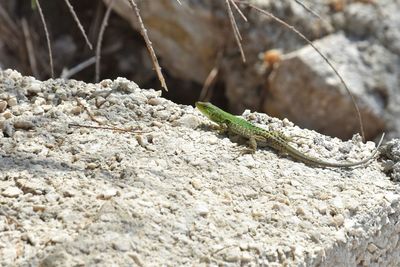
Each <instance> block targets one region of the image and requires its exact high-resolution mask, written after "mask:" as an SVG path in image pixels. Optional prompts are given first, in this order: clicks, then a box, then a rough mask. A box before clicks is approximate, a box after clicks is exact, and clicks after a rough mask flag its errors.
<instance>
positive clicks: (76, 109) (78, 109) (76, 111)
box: [70, 106, 82, 116]
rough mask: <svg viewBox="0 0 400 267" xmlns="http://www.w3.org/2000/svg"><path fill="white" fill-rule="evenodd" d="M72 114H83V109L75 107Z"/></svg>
mask: <svg viewBox="0 0 400 267" xmlns="http://www.w3.org/2000/svg"><path fill="white" fill-rule="evenodd" d="M70 112H71V114H72V115H75V116H76V115H79V114H80V113H81V112H82V108H81V107H79V106H75V107H73V108H72V109H71V111H70Z"/></svg>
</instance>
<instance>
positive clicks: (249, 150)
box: [241, 137, 257, 155]
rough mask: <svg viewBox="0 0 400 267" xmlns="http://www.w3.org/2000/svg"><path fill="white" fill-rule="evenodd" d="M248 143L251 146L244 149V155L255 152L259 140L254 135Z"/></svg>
mask: <svg viewBox="0 0 400 267" xmlns="http://www.w3.org/2000/svg"><path fill="white" fill-rule="evenodd" d="M247 144H248V146H249V147H247V148H245V149H244V150H243V151H242V153H241V154H242V155H243V154H254V153H255V152H256V150H257V140H256V139H255V138H254V137H251V138H249V140H248V141H247Z"/></svg>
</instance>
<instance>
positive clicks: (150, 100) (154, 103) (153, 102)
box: [147, 97, 163, 106]
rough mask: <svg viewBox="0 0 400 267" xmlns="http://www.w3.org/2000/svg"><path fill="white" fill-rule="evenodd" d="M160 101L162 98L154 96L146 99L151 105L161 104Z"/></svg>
mask: <svg viewBox="0 0 400 267" xmlns="http://www.w3.org/2000/svg"><path fill="white" fill-rule="evenodd" d="M162 102H163V99H162V98H159V97H154V98H150V99H149V100H148V101H147V104H149V105H152V106H158V105H160V104H162Z"/></svg>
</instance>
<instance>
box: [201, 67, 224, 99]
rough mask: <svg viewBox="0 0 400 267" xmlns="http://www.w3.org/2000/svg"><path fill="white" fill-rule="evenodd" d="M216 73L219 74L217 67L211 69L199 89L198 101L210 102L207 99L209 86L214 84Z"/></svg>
mask: <svg viewBox="0 0 400 267" xmlns="http://www.w3.org/2000/svg"><path fill="white" fill-rule="evenodd" d="M218 72H219V69H218V66H214V68H212V70H211V71H210V73H209V74H208V75H207V78H206V80H205V81H204V85H203V88H202V89H201V92H200V96H199V100H200V101H208V100H210V99H209V91H210V87H211V85H213V84H214V82H215V79H216V78H217V75H218Z"/></svg>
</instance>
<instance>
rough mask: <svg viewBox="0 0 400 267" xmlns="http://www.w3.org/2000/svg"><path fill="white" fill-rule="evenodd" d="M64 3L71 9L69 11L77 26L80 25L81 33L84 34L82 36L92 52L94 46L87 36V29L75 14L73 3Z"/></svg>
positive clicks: (67, 1)
mask: <svg viewBox="0 0 400 267" xmlns="http://www.w3.org/2000/svg"><path fill="white" fill-rule="evenodd" d="M64 1H65V4H67V6H68V8H69V11H70V12H71V14H72V17H73V18H74V20H75V22H76V24H77V25H78V27H79V30H80V31H81V33H82V35H83V38H85V41H86V44H87V45H88V46H89V48H90V50H92V49H93V46H92V44H91V43H90V41H89V38H88V37H87V35H86V32H85V29H84V28H83V26H82V24H81V22H80V21H79V18H78V16H77V15H76V13H75V10H74V7H73V6H72V5H71V3H70V2H69V0H64Z"/></svg>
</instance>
